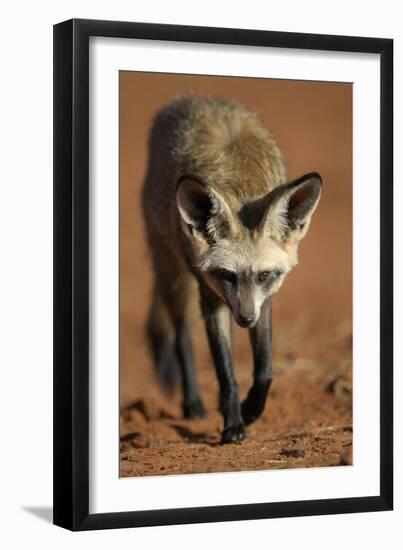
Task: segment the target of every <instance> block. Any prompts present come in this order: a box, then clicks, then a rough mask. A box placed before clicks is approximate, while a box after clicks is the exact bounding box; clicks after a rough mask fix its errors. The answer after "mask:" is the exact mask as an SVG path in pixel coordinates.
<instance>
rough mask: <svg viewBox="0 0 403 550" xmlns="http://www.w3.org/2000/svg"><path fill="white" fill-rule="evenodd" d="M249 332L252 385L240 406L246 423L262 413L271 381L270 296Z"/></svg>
mask: <svg viewBox="0 0 403 550" xmlns="http://www.w3.org/2000/svg"><path fill="white" fill-rule="evenodd" d="M249 334H250V340H251V344H252V351H253V385H252V387H251V389H250V390H249V393H248V395H247V397H246V399H245V401H243V403H242V408H241V410H242V418H243V421H244V423H245V424H246V425H248V424H251V423H252V422H254V421H255V420H256V419H257V418H259V416H261V414H262V413H263V410H264V407H265V404H266V399H267V396H268V393H269V389H270V386H271V381H272V353H271V299H270V298H269V299H268V300H267V301H266V302H265V304H264V305H263V306H262V310H261V313H260V318H259V321H258V322H257V324H256V326H255V327H253V328H252V329H250V331H249Z"/></svg>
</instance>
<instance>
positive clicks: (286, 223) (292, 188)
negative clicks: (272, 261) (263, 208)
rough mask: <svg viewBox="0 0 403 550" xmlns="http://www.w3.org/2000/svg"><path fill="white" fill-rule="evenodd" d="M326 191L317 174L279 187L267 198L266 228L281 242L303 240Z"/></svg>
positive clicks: (305, 176)
mask: <svg viewBox="0 0 403 550" xmlns="http://www.w3.org/2000/svg"><path fill="white" fill-rule="evenodd" d="M321 191H322V178H321V177H320V175H319V174H318V173H316V172H311V173H309V174H305V175H304V176H302V177H300V178H298V179H297V180H295V181H292V182H291V183H286V184H285V185H281V186H279V187H276V189H274V190H273V191H272V192H271V193H269V195H268V196H267V199H266V200H267V204H268V208H267V215H266V225H268V226H269V228H270V230H271V232H272V233H273V235H274V236H275V237H277V238H280V239H285V238H291V237H292V238H295V239H297V240H300V239H302V237H304V236H305V234H306V233H307V231H308V228H309V224H310V221H311V217H312V214H313V213H314V211H315V209H316V207H317V205H318V202H319V199H320V195H321Z"/></svg>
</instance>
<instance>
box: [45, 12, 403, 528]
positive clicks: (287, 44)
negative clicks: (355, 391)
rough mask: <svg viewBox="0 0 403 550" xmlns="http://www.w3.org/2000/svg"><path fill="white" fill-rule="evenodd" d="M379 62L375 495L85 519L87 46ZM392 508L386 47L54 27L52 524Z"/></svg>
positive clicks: (106, 24) (287, 36) (363, 41)
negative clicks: (322, 53)
mask: <svg viewBox="0 0 403 550" xmlns="http://www.w3.org/2000/svg"><path fill="white" fill-rule="evenodd" d="M92 36H101V37H117V38H137V39H146V40H168V41H180V42H196V43H212V44H230V45H238V46H263V47H279V48H298V49H309V50H326V51H340V52H341V51H342V52H363V53H376V54H380V58H381V75H380V85H381V90H380V92H381V96H380V97H381V105H380V108H381V117H380V118H381V125H380V140H381V148H380V183H381V186H380V215H381V227H380V230H381V234H380V242H381V258H380V270H381V273H380V277H381V279H380V280H381V285H380V308H381V309H380V344H381V346H380V365H381V368H380V417H381V418H380V420H381V424H380V426H381V430H380V492H379V494H377V495H373V496H370V497H367V496H366V497H355V498H341V499H329V500H310V501H296V502H278V503H256V504H241V505H228V506H212V507H202V508H201V507H198V508H181V509H165V510H152V511H133V512H116V513H105V514H104V513H103V514H90V513H89V443H88V442H89V290H90V289H89V206H90V205H89V179H88V175H89V158H88V154H89V38H90V37H92ZM392 507H393V40H391V39H385V38H360V37H351V36H328V35H314V34H300V33H290V32H271V31H256V30H244V29H224V28H206V27H190V26H177V25H159V24H147V23H127V22H115V21H95V20H79V19H73V20H69V21H65V22H63V23H59V24H57V25H55V26H54V523H55V524H56V525H59V526H61V527H65V528H67V529H71V530H89V529H105V528H119V527H138V526H152V525H168V524H183V523H201V522H216V521H234V520H246V519H258V518H276V517H291V516H305V515H320V514H339V513H352V512H370V511H380V510H391V509H392Z"/></svg>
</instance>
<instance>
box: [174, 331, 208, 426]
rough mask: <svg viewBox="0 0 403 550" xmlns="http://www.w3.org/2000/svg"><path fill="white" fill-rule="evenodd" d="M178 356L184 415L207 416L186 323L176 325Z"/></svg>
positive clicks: (186, 416) (190, 416)
mask: <svg viewBox="0 0 403 550" xmlns="http://www.w3.org/2000/svg"><path fill="white" fill-rule="evenodd" d="M176 354H177V357H178V361H179V365H180V370H181V375H182V395H183V402H182V409H183V415H184V417H185V418H194V417H196V416H205V414H206V411H205V409H204V407H203V403H202V400H201V397H200V390H199V386H198V384H197V380H196V375H195V371H194V367H193V350H192V341H191V337H190V332H189V328H188V326H187V324H186V323H185V322H184V321H182V322H179V323H178V324H177V325H176Z"/></svg>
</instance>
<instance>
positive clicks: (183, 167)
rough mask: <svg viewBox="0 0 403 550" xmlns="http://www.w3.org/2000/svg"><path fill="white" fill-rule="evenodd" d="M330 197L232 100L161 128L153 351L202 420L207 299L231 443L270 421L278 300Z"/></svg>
mask: <svg viewBox="0 0 403 550" xmlns="http://www.w3.org/2000/svg"><path fill="white" fill-rule="evenodd" d="M321 187H322V181H321V178H320V176H319V174H317V173H315V172H312V173H309V174H306V175H304V176H302V177H300V178H299V179H297V180H295V181H291V182H287V180H286V171H285V166H284V161H283V157H282V154H281V152H280V150H279V148H278V146H277V144H276V142H275V140H274V138H273V136H272V135H271V134H270V132H269V131H268V130H267V129H266V128H265V127H264V126H263V125H262V123H261V122H260V121H259V118H258V117H257V115H256V114H255V113H253V112H251V111H249V110H247V109H246V108H245V107H243V106H242V105H240V104H239V103H237V102H235V101H229V100H226V99H221V98H212V97H205V96H197V95H189V96H181V97H178V98H176V99H174V100H173V101H172V102H171V103H169V104H168V105H167V106H166V107H165V108H163V109H162V110H161V111H160V112H159V113H158V114H157V116H156V118H155V120H154V124H153V127H152V130H151V134H150V141H149V162H148V168H147V174H146V177H145V182H144V187H143V195H142V198H143V210H144V219H145V225H146V233H147V238H148V244H149V248H150V252H151V257H152V263H153V271H154V283H153V284H154V286H153V296H152V304H151V308H150V313H149V318H148V325H147V330H148V338H149V343H150V348H151V352H152V355H153V359H154V363H155V367H156V372H157V374H158V376H159V379H160V381H161V382H162V383H163V385H164V386H165V387H166V388H167V389H172V388H173V385H174V382H175V375H176V374H177V373H178V374H180V379H181V386H182V394H183V401H182V407H183V414H184V416H185V417H187V418H191V417H196V416H204V414H205V409H204V407H203V403H202V400H201V396H200V392H199V387H198V384H197V380H196V377H195V373H194V370H193V357H192V344H191V337H190V327H189V319H190V316H191V313H190V309H191V303H192V295H193V294H194V293H195V292H196V293H199V297H200V305H201V312H202V315H203V318H204V321H205V325H206V330H207V337H208V341H209V345H210V350H211V355H212V359H213V362H214V366H215V371H216V374H217V378H218V382H219V387H220V411H221V413H222V415H223V417H224V428H223V431H222V436H221V442H222V443H228V442H232V441H240V440H242V439H244V437H245V425H248V424H250V423H251V422H253V421H254V420H256V419H257V418H258V417H259V416H260V415H261V414H262V412H263V409H264V406H265V402H266V398H267V395H268V392H269V388H270V384H271V379H272V366H271V357H272V353H271V296H272V295H273V294H274V293H275V292H277V290H279V288H280V287H281V285H282V283H283V281H284V279H285V277H286V276H287V274H288V273H289V272H290V271H291V270H292V269H293V268H294V267H295V266H296V264H297V261H298V245H299V241H300V240H301V239H302V238H303V237H304V236H305V234H306V233H307V231H308V228H309V224H310V221H311V216H312V214H313V212H314V210H315V208H316V206H317V205H318V202H319V198H320V194H321ZM232 317H233V318H234V319H235V321H236V322H237V323H238V325H240V326H241V327H245V328H248V329H249V334H250V341H251V347H252V351H253V383H252V386H251V388H250V390H249V392H248V394H247V396H246V397H245V399H244V400H243V401H242V403H240V399H239V393H238V385H237V382H236V380H235V376H234V371H233V359H232V352H231V333H232V328H231V326H232Z"/></svg>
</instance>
